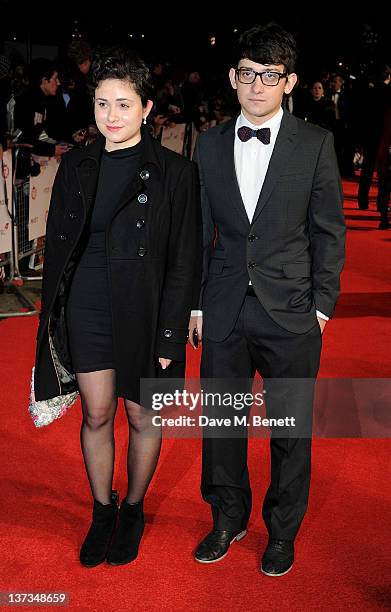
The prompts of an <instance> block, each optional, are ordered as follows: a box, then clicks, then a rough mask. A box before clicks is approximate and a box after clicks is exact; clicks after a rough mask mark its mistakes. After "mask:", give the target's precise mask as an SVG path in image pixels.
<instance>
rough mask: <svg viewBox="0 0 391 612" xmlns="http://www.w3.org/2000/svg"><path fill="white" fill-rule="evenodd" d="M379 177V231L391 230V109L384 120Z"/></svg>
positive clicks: (378, 167) (379, 157) (378, 159)
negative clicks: (390, 210)
mask: <svg viewBox="0 0 391 612" xmlns="http://www.w3.org/2000/svg"><path fill="white" fill-rule="evenodd" d="M377 176H378V190H379V191H378V197H377V201H378V207H379V212H380V224H379V229H381V230H385V229H390V227H391V224H390V222H389V218H388V216H389V203H390V192H391V108H389V109H388V111H387V112H386V115H385V118H384V129H383V136H382V139H381V141H380V147H379V152H378V157H377Z"/></svg>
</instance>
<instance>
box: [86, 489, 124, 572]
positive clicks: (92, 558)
mask: <svg viewBox="0 0 391 612" xmlns="http://www.w3.org/2000/svg"><path fill="white" fill-rule="evenodd" d="M118 499H119V495H118V493H117V491H113V492H112V494H111V503H110V504H101V503H100V502H99V501H97V500H96V499H94V508H93V511H92V523H91V526H90V528H89V530H88V533H87V536H86V538H85V540H84V542H83V545H82V547H81V549H80V563H81V564H82V565H84V567H96V566H97V565H99V564H100V563H103V561H104V560H105V559H106V555H107V551H108V549H109V545H110V540H111V538H112V535H113V532H114V528H115V525H116V522H117V514H118Z"/></svg>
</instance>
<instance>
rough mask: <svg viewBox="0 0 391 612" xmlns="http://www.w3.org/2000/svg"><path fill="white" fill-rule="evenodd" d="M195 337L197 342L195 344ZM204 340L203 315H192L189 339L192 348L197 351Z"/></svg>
mask: <svg viewBox="0 0 391 612" xmlns="http://www.w3.org/2000/svg"><path fill="white" fill-rule="evenodd" d="M194 336H195V337H196V342H194ZM201 340H202V315H192V316H191V317H190V321H189V338H188V340H187V341H188V342H190V344H191V346H192V347H193V348H194V349H196V348H198V345H199V343H200V342H201Z"/></svg>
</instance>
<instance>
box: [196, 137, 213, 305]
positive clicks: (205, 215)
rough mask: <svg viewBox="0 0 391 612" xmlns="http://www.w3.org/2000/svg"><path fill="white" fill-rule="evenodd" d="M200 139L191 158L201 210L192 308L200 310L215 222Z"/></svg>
mask: <svg viewBox="0 0 391 612" xmlns="http://www.w3.org/2000/svg"><path fill="white" fill-rule="evenodd" d="M200 140H201V138H200V137H199V138H198V140H197V144H196V148H195V150H194V156H193V159H194V161H195V163H196V164H197V167H198V172H199V180H200V198H201V211H202V255H201V258H202V274H201V287H200V293H199V296H198V304H197V306H195V307H194V309H198V310H202V299H203V293H204V289H205V285H206V281H207V279H208V269H209V261H210V257H211V254H212V250H213V242H214V238H215V223H214V220H213V216H212V211H211V207H210V203H209V199H208V194H207V192H206V186H205V179H204V172H203V168H202V162H201V157H202V156H201V151H200V144H199V143H200Z"/></svg>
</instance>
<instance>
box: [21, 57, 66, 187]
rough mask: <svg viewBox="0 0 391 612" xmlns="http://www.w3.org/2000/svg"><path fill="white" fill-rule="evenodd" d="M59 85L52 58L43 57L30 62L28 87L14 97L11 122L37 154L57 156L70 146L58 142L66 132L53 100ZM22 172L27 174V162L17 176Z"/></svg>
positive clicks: (57, 106) (22, 138)
mask: <svg viewBox="0 0 391 612" xmlns="http://www.w3.org/2000/svg"><path fill="white" fill-rule="evenodd" d="M59 86H60V81H59V78H58V71H57V69H56V67H55V65H54V63H53V62H51V61H50V60H48V59H44V58H42V59H36V60H33V61H32V62H31V65H30V79H29V87H28V89H27V90H26V91H25V92H24V93H22V94H21V95H20V96H19V97H18V98H17V99H16V104H15V115H14V124H15V129H19V130H21V132H22V136H21V141H22V142H24V143H28V144H31V145H32V152H33V153H35V154H36V155H44V156H48V157H53V156H55V157H57V158H60V157H61V156H62V155H63V154H64V153H66V151H68V150H69V145H68V144H65V143H61V142H58V141H61V140H65V139H66V138H67V136H68V132H67V129H66V126H64V121H63V118H64V117H63V116H62V115H61V114H60V112H59V108H60V106H59V105H58V104H57V101H56V94H57V90H58V88H59ZM21 172H23V173H24V176H28V174H29V173H28V164H27V167H24V168H23V169H22V168H21V167H20V166H19V173H18V174H17V178H24V176H21Z"/></svg>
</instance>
